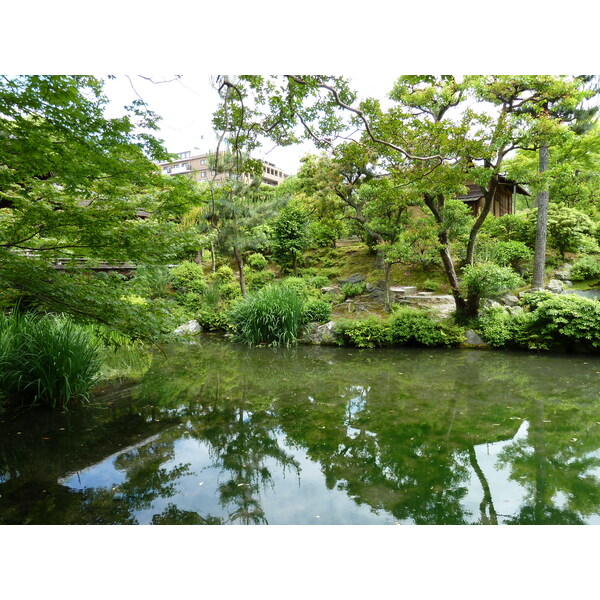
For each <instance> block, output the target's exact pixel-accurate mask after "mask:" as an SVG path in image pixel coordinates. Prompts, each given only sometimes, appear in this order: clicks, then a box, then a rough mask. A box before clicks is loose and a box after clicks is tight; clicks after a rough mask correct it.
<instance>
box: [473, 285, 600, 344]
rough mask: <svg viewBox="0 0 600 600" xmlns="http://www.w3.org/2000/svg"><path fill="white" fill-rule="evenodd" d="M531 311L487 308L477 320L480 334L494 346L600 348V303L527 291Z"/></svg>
mask: <svg viewBox="0 0 600 600" xmlns="http://www.w3.org/2000/svg"><path fill="white" fill-rule="evenodd" d="M526 298H527V303H526V307H529V308H530V312H526V313H523V314H517V315H511V314H509V313H507V312H506V311H504V310H503V309H502V308H499V307H497V308H495V309H490V310H488V311H487V312H486V313H484V314H483V315H482V317H481V319H480V329H481V332H482V335H483V337H484V338H485V339H486V340H487V341H488V342H489V343H490V344H491V345H493V346H496V347H515V348H523V349H527V350H563V351H564V350H575V351H584V352H598V351H599V350H600V302H597V301H596V300H590V299H588V298H582V297H580V296H575V295H571V294H569V295H557V294H549V293H545V292H541V293H537V294H527V297H526Z"/></svg>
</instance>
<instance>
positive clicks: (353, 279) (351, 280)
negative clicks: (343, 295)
mask: <svg viewBox="0 0 600 600" xmlns="http://www.w3.org/2000/svg"><path fill="white" fill-rule="evenodd" d="M365 279H366V277H365V276H364V275H363V274H362V273H355V274H354V275H350V277H348V278H347V279H340V284H342V285H343V284H344V283H360V282H361V281H364V280H365Z"/></svg>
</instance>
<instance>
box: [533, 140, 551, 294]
mask: <svg viewBox="0 0 600 600" xmlns="http://www.w3.org/2000/svg"><path fill="white" fill-rule="evenodd" d="M549 163H550V150H549V149H548V144H543V145H542V146H541V147H540V173H544V172H545V171H547V170H548V167H549ZM544 188H546V189H543V190H542V191H541V192H540V193H539V194H538V195H537V198H536V205H537V222H536V227H535V252H534V256H533V281H532V283H531V287H532V289H534V290H543V289H544V275H545V270H546V238H547V236H548V202H549V200H550V192H549V191H548V189H547V184H545V185H544Z"/></svg>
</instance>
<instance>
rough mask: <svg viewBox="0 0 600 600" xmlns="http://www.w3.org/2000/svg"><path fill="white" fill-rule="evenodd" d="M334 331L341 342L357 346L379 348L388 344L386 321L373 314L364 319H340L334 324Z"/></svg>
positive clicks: (387, 325)
mask: <svg viewBox="0 0 600 600" xmlns="http://www.w3.org/2000/svg"><path fill="white" fill-rule="evenodd" d="M335 333H336V334H338V335H339V337H340V339H341V341H342V343H345V344H349V345H352V346H358V347H359V348H379V347H381V346H388V345H389V344H390V341H391V340H390V327H389V324H388V322H387V321H384V320H382V319H379V318H377V317H375V316H372V317H366V318H364V319H342V320H340V321H338V322H337V323H336V324H335Z"/></svg>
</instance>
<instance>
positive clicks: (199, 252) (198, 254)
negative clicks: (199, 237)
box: [194, 248, 204, 265]
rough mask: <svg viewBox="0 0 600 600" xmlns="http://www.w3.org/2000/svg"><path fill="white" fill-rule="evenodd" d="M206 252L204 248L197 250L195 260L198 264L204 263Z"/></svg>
mask: <svg viewBox="0 0 600 600" xmlns="http://www.w3.org/2000/svg"><path fill="white" fill-rule="evenodd" d="M203 254H204V250H203V249H202V248H200V250H198V252H196V258H195V259H194V262H195V263H196V264H198V265H201V264H202V255H203Z"/></svg>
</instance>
